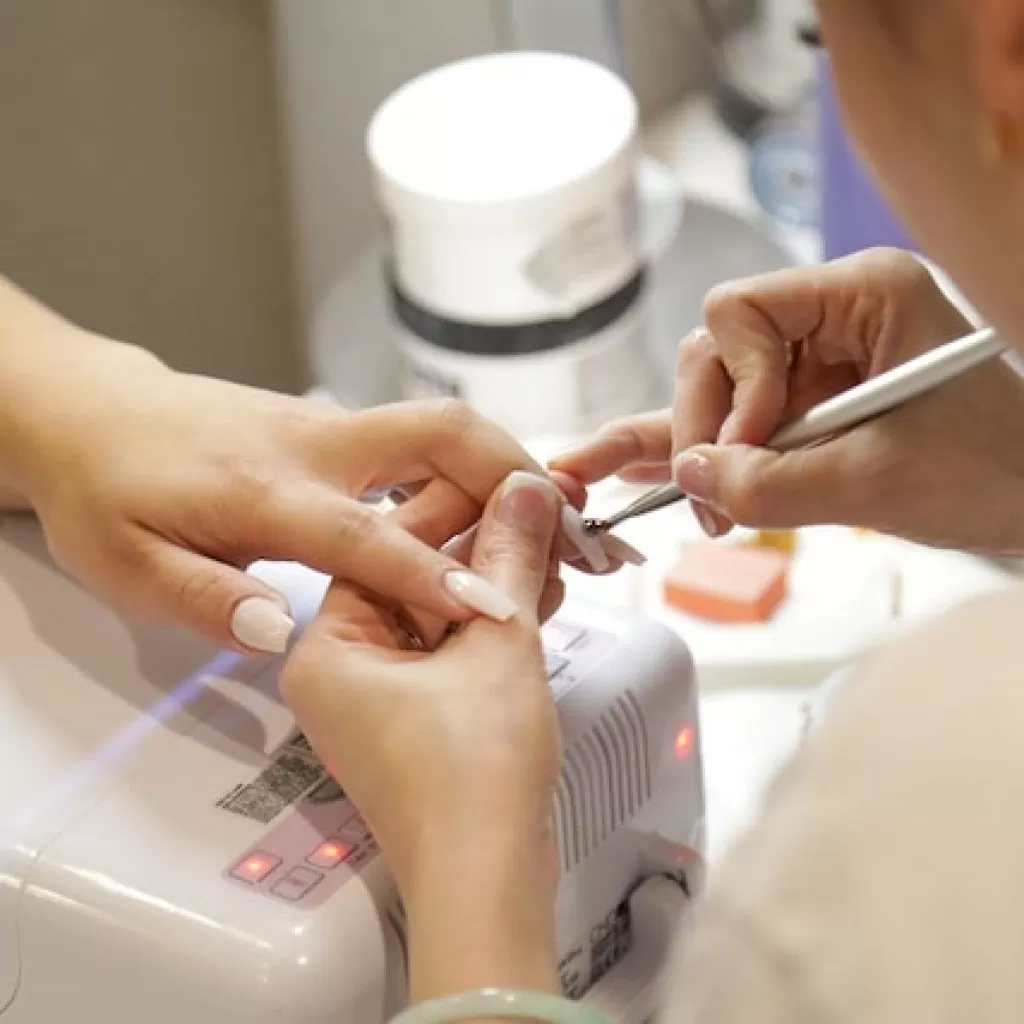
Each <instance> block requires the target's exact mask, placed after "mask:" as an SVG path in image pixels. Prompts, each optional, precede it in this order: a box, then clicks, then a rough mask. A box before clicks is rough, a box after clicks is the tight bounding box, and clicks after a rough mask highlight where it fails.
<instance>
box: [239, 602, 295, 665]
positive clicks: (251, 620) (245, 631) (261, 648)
mask: <svg viewBox="0 0 1024 1024" xmlns="http://www.w3.org/2000/svg"><path fill="white" fill-rule="evenodd" d="M288 611H289V609H288V606H287V602H283V600H282V599H281V598H280V595H275V594H274V593H264V594H250V595H248V596H246V597H243V598H242V599H241V600H239V601H238V602H237V604H236V605H235V607H234V610H233V611H232V613H231V625H230V631H231V636H232V637H233V638H234V640H235V642H236V643H238V644H239V645H240V646H241V647H242V648H243V649H244V650H247V651H257V652H259V653H261V654H284V652H285V651H286V650H287V649H288V643H289V641H290V640H291V638H292V634H293V633H294V632H295V620H294V619H293V618H292V617H291V615H289V614H288Z"/></svg>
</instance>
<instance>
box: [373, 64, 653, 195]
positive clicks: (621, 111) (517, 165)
mask: <svg viewBox="0 0 1024 1024" xmlns="http://www.w3.org/2000/svg"><path fill="white" fill-rule="evenodd" d="M636 129H637V106H636V101H635V99H634V97H633V93H632V92H631V90H630V89H629V86H627V85H626V83H625V82H623V81H622V79H620V78H619V77H618V76H617V75H615V74H613V73H612V72H611V71H608V70H607V69H606V68H603V67H601V66H600V65H598V64H594V63H591V62H590V61H586V60H582V59H580V58H577V57H571V56H568V55H566V54H554V53H503V54H489V55H486V56H483V57H474V58H470V59H468V60H463V61H458V62H456V63H454V64H449V65H446V66H445V67H441V68H438V69H437V70H434V71H430V72H428V73H426V74H424V75H421V76H420V77H419V78H416V79H413V80H412V81H411V82H409V83H407V84H406V85H404V86H402V87H401V88H400V89H398V90H397V91H396V92H395V93H394V94H392V96H391V97H390V98H389V99H388V100H386V101H385V102H384V104H383V105H382V106H381V107H380V109H379V110H378V111H377V113H376V114H375V116H374V118H373V120H372V122H371V124H370V128H369V132H368V141H367V145H368V150H369V154H370V159H371V161H372V162H373V165H374V167H375V169H376V171H377V173H378V174H379V175H380V176H381V178H382V179H383V184H384V185H385V187H386V190H387V192H388V193H389V196H388V198H390V199H393V200H394V199H398V198H399V197H400V196H403V195H404V196H405V197H407V198H408V199H410V200H412V201H414V202H415V200H417V199H418V200H420V201H422V202H425V203H428V204H429V203H436V204H439V205H440V206H443V207H449V208H450V207H451V206H467V207H471V208H473V207H475V208H476V209H477V210H479V208H480V207H481V206H501V205H504V204H509V203H511V204H517V203H519V202H521V201H523V200H530V199H539V198H542V197H544V196H551V195H552V194H555V193H558V192H560V191H563V190H570V191H575V190H576V189H578V188H579V187H580V186H581V185H582V184H583V183H584V182H585V181H586V180H587V179H588V178H590V177H592V176H595V175H600V173H601V171H602V170H604V169H605V168H607V167H608V166H609V165H615V164H617V163H618V162H619V161H620V160H621V159H622V158H623V156H631V149H632V144H633V140H634V137H635V135H636Z"/></svg>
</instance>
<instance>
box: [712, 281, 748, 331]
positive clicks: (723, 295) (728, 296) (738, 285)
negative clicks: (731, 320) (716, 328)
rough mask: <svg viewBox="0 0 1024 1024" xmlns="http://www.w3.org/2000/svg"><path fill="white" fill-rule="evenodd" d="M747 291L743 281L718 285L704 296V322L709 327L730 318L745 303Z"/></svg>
mask: <svg viewBox="0 0 1024 1024" xmlns="http://www.w3.org/2000/svg"><path fill="white" fill-rule="evenodd" d="M745 294H746V289H745V287H744V285H743V282H741V281H725V282H723V283H722V284H716V285H715V286H714V287H713V288H712V289H711V290H710V291H709V292H708V293H707V295H705V296H704V307H703V311H704V322H705V323H706V324H708V325H709V326H710V325H711V324H713V323H715V322H716V321H718V320H721V319H722V317H725V316H728V315H729V314H730V313H731V312H732V311H733V310H734V309H735V308H736V306H737V305H738V304H739V303H741V302H743V301H744V297H745Z"/></svg>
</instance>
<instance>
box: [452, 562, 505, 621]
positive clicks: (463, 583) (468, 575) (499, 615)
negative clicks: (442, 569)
mask: <svg viewBox="0 0 1024 1024" xmlns="http://www.w3.org/2000/svg"><path fill="white" fill-rule="evenodd" d="M444 585H445V589H446V590H447V591H448V593H449V594H451V595H452V597H454V598H455V600H456V601H458V602H459V604H463V605H465V606H466V607H467V608H472V609H473V611H475V612H479V613H480V614H481V615H486V616H487V618H489V619H494V620H495V621H496V622H507V621H508V620H509V619H511V618H512V616H513V615H515V613H516V611H517V609H516V603H515V601H513V600H512V598H510V597H509V596H508V595H507V594H503V593H502V592H501V591H500V590H499V589H498V588H497V587H496V586H494V584H493V583H488V582H487V580H485V579H483V578H482V577H480V576H477V575H476V573H472V572H467V571H464V570H456V571H455V572H450V573H447V574H446V575H445V578H444Z"/></svg>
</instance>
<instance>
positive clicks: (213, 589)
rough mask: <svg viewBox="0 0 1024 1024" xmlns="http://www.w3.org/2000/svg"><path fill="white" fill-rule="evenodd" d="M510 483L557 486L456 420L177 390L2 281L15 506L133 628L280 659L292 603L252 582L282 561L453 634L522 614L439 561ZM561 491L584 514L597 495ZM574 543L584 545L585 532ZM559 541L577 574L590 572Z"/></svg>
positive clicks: (7, 436)
mask: <svg viewBox="0 0 1024 1024" xmlns="http://www.w3.org/2000/svg"><path fill="white" fill-rule="evenodd" d="M513 470H527V471H530V472H533V473H536V474H538V475H542V474H543V471H542V470H541V468H540V467H539V466H538V465H537V464H536V463H535V462H534V461H533V460H532V459H531V458H530V456H529V455H528V454H527V453H526V452H525V451H524V450H523V448H522V447H521V446H520V445H519V444H517V443H516V442H515V441H514V440H513V439H512V438H511V437H509V436H508V435H507V434H506V433H505V432H504V431H502V430H501V429H499V428H498V427H496V426H495V425H494V424H492V423H489V422H488V421H487V420H485V419H484V418H483V417H482V416H480V415H478V414H476V413H474V412H473V411H471V410H470V409H469V408H467V407H466V406H463V405H460V404H458V403H454V402H452V403H443V402H442V403H437V402H417V403H406V404H398V405H392V406H383V407H380V408H376V409H370V410H367V411H365V412H358V413H348V412H345V411H344V410H341V409H338V408H337V407H334V406H329V405H324V404H319V403H314V402H309V401H304V400H302V399H299V398H294V397H291V396H288V395H280V394H273V393H271V392H267V391H260V390H256V389H254V388H246V387H241V386H239V385H237V384H230V383H227V382H224V381H219V380H213V379H209V378H205V377H197V376H192V375H189V374H184V373H176V372H174V371H172V370H171V369H169V368H168V367H167V366H165V365H163V364H162V363H161V362H159V361H158V360H157V359H156V358H154V357H153V356H151V355H150V354H148V353H147V352H144V351H143V350H141V349H138V348H135V347H134V346H131V345H124V344H120V343H117V342H114V341H111V340H110V339H107V338H102V337H99V336H97V335H94V334H90V333H89V332H86V331H83V330H80V329H78V328H77V327H75V326H74V325H72V324H69V323H67V322H66V321H64V320H61V319H60V318H58V317H56V316H55V315H53V314H52V313H50V312H49V311H48V310H46V309H44V308H43V307H41V306H39V305H38V304H37V303H34V302H33V301H32V300H31V299H29V298H28V296H25V295H23V294H21V293H20V292H18V291H17V289H14V288H13V287H11V286H9V285H6V284H5V283H4V281H3V279H2V278H0V501H3V500H6V501H7V503H8V505H9V504H10V503H11V502H12V500H13V499H14V498H15V497H17V495H20V496H22V497H23V498H25V499H27V500H28V502H29V504H31V506H32V507H33V508H34V509H35V510H36V512H37V513H38V514H39V517H40V519H41V520H42V523H43V526H44V528H45V530H46V534H47V538H48V540H49V542H50V546H51V549H52V550H53V553H54V555H55V556H56V558H57V559H58V561H60V562H61V564H62V565H63V566H64V567H65V568H66V569H67V570H68V571H70V572H71V573H73V574H74V575H75V576H77V577H78V578H79V579H80V580H81V581H82V582H83V583H84V584H86V585H87V586H88V587H89V588H90V589H92V590H93V591H95V592H96V593H97V594H98V595H99V596H101V597H102V598H104V599H105V600H106V601H108V602H109V603H110V604H112V605H114V606H115V607H117V608H118V609H120V610H121V611H123V612H125V613H126V614H129V615H132V616H134V617H138V618H144V619H148V620H150V621H155V622H162V623H172V624H178V625H184V626H189V627H191V628H193V629H195V630H197V631H199V632H202V633H205V634H206V635H207V636H209V637H210V638H211V639H213V640H215V641H217V642H219V643H222V644H225V645H233V646H236V647H241V648H243V649H250V650H260V651H268V652H273V651H282V650H284V648H285V644H286V641H287V639H288V635H289V633H290V631H291V628H292V625H293V624H292V622H291V619H290V618H289V616H288V609H287V607H286V604H285V602H284V600H283V598H281V597H280V595H278V594H275V593H274V592H273V591H271V590H270V589H269V588H268V587H266V586H264V585H263V584H262V583H260V582H259V581H258V580H257V579H255V578H253V577H252V576H251V575H248V574H247V573H246V572H245V571H244V570H245V569H246V568H247V567H248V566H249V565H250V564H251V563H252V562H254V561H257V560H260V559H274V560H281V561H295V562H301V563H303V564H305V565H308V566H311V567H313V568H315V569H318V570H320V571H322V572H324V573H327V574H329V575H331V576H335V577H339V578H344V579H347V580H350V581H352V582H354V583H358V584H360V585H361V586H364V587H366V588H367V589H369V590H372V591H373V592H374V593H376V594H379V595H380V596H382V597H385V598H390V599H392V600H395V601H400V602H402V603H403V604H406V605H408V606H410V607H412V608H415V609H417V610H418V611H420V612H421V613H428V614H431V615H433V616H437V617H440V618H441V620H442V621H444V622H445V623H447V622H450V621H465V620H468V619H470V618H472V617H473V615H474V614H475V613H477V612H479V613H483V614H485V615H490V616H493V617H496V618H501V617H502V616H504V615H505V614H508V613H510V612H511V605H510V602H509V601H508V599H507V598H506V597H504V596H503V595H502V594H501V593H500V592H499V591H497V590H496V589H495V588H494V587H493V586H490V585H488V584H487V583H486V581H483V580H481V579H479V578H478V577H475V576H473V575H472V574H471V573H469V572H467V571H465V567H464V566H463V565H462V564H461V563H460V561H459V560H458V558H457V557H452V556H451V555H449V554H447V553H444V552H441V551H438V550H437V549H438V548H439V547H440V546H441V545H443V544H445V543H446V542H447V541H449V540H450V539H451V538H452V537H453V536H455V535H457V534H460V533H462V532H463V531H465V530H466V529H467V528H468V527H471V526H472V525H473V524H475V523H476V522H477V521H478V520H479V517H480V514H481V512H482V510H483V507H484V504H485V503H486V501H487V500H488V498H489V497H490V495H491V493H492V492H493V491H494V488H495V487H496V486H497V485H498V484H499V483H500V482H501V481H502V480H503V479H504V478H505V477H506V476H507V475H508V474H509V473H511V472H512V471H513ZM562 483H563V485H565V489H566V493H567V495H568V497H569V499H570V500H572V501H576V502H577V503H581V502H582V500H583V495H582V489H581V488H579V487H578V485H577V487H576V488H575V492H574V490H573V487H572V486H569V484H568V483H567V482H566V481H565V480H563V481H562ZM403 484H414V485H416V486H415V488H414V490H415V491H416V493H415V494H414V496H413V497H411V499H410V500H409V501H407V502H406V503H405V504H404V505H403V507H402V508H401V510H400V512H399V513H398V514H396V515H394V516H390V517H386V516H382V515H379V514H377V513H376V512H375V511H374V510H372V509H370V508H367V507H366V506H365V505H364V504H361V503H360V501H359V498H360V496H361V495H363V494H364V492H366V491H369V490H377V491H386V490H388V489H389V488H391V487H393V486H395V485H403ZM566 524H567V527H566V528H567V529H568V527H569V526H572V525H574V524H575V525H576V527H577V531H578V532H579V517H578V516H576V515H575V513H573V512H571V511H567V512H566ZM581 536H582V535H581ZM563 540H564V541H565V542H564V544H563V546H562V547H561V549H560V553H561V554H562V556H563V557H564V559H565V560H566V561H571V562H572V563H573V564H575V565H577V566H580V567H583V565H582V562H581V560H580V558H579V551H578V550H577V549H575V548H573V547H572V545H571V544H570V543H569V542H568V540H567V539H565V538H563ZM584 542H588V541H587V539H586V538H583V539H582V540H581V542H580V543H581V544H582V543H584ZM588 543H591V544H592V543H593V541H589V542H588ZM599 550H600V546H599ZM626 554H627V555H628V554H629V552H628V551H627V552H626ZM619 564H620V563H618V562H616V561H614V560H613V557H607V558H604V559H602V560H599V561H598V563H597V567H598V568H600V569H604V568H609V569H614V568H616V567H617V565H619Z"/></svg>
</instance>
